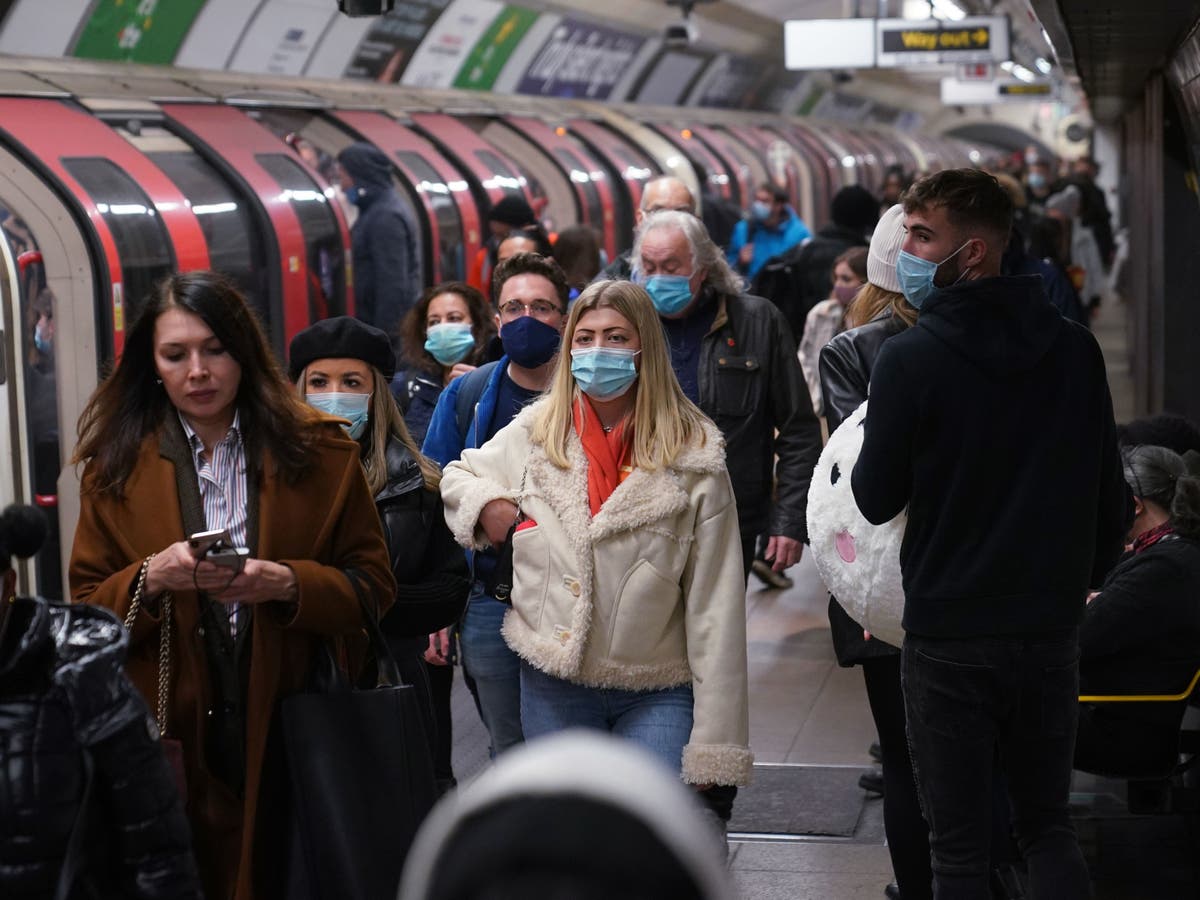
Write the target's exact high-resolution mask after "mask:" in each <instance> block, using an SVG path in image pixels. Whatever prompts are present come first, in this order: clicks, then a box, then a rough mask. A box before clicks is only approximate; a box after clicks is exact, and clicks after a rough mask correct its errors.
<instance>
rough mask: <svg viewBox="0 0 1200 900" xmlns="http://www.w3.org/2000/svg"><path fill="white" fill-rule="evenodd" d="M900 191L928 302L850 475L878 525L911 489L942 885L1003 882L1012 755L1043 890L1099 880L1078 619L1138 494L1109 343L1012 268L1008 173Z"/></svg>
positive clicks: (910, 646)
mask: <svg viewBox="0 0 1200 900" xmlns="http://www.w3.org/2000/svg"><path fill="white" fill-rule="evenodd" d="M902 202H903V203H904V209H905V213H906V217H905V225H906V227H907V230H908V236H907V238H906V239H905V242H904V245H903V248H902V252H901V253H900V258H899V259H898V260H897V264H896V268H897V274H898V275H899V279H900V284H901V288H902V289H903V291H904V295H905V297H906V298H907V299H908V301H909V302H910V303H911V304H912V305H913V306H915V307H917V308H918V309H919V310H920V316H919V318H918V320H917V325H916V327H914V328H910V329H908V330H907V331H905V332H904V333H903V334H900V335H897V336H896V337H894V338H892V339H891V340H889V341H888V342H887V343H886V344H885V345H884V346H883V349H882V350H881V351H880V353H879V358H878V360H877V362H876V364H875V369H874V371H873V373H872V377H871V393H870V400H869V405H868V407H867V409H868V412H867V417H866V420H865V422H864V440H863V448H862V452H861V454H860V455H859V460H858V463H857V465H855V467H854V471H853V474H852V476H851V485H852V487H853V490H854V496H855V499H856V500H857V502H858V505H859V508H860V509H861V510H862V512H863V515H864V516H866V518H867V519H868V520H870V521H871V522H875V523H883V522H886V521H888V520H890V519H892V518H893V517H894V516H896V515H897V514H899V513H900V512H902V511H903V510H904V509H905V507H906V506H907V508H908V525H907V528H906V530H905V534H904V542H903V544H902V546H901V550H900V566H901V569H902V572H903V576H904V592H905V607H904V628H905V631H906V633H907V637H906V639H905V642H904V649H903V661H902V667H903V668H902V671H903V679H904V694H905V707H906V715H907V720H908V734H909V742H910V745H911V747H912V752H913V764H914V765H913V767H914V770H915V772H916V775H917V783H918V788H919V790H920V793H921V798H922V806H923V807H924V809H925V812H926V817H927V819H928V821H929V826H930V832H931V835H930V838H931V840H930V845H931V848H932V851H933V870H934V882H935V885H936V895H937V896H938V897H939V898H940V900H951V898H986V897H988V871H989V861H988V846H989V841H988V834H989V832H988V824H989V817H990V810H991V792H992V767H993V763H994V761H996V760H999V764H1000V765H1001V766H1002V767H1003V770H1004V773H1005V775H1006V776H1007V781H1008V787H1009V799H1010V801H1011V804H1012V810H1013V823H1014V826H1015V829H1016V832H1017V839H1018V842H1019V844H1020V847H1021V851H1022V854H1023V855H1024V857H1025V859H1026V861H1027V862H1028V865H1029V876H1030V881H1031V885H1032V889H1033V895H1034V896H1037V897H1050V896H1053V897H1055V898H1060V900H1071V898H1077V897H1078V898H1083V897H1088V896H1090V891H1089V886H1088V874H1087V867H1086V865H1085V863H1084V861H1083V857H1082V854H1081V853H1080V851H1079V845H1078V842H1077V840H1076V837H1075V833H1074V830H1073V829H1072V827H1071V823H1070V820H1069V818H1068V814H1067V797H1068V793H1069V787H1070V776H1071V761H1072V754H1073V751H1074V741H1075V723H1076V718H1077V709H1078V704H1077V702H1076V696H1077V695H1078V683H1079V663H1078V660H1079V642H1078V625H1079V621H1080V618H1081V616H1082V613H1083V609H1084V598H1085V597H1086V595H1087V591H1088V588H1089V586H1092V585H1096V584H1099V583H1100V581H1101V578H1102V576H1103V574H1104V573H1105V571H1107V569H1108V568H1109V567H1110V566H1111V565H1112V564H1113V563H1114V562H1115V560H1116V558H1117V556H1118V555H1119V553H1120V552H1121V549H1122V542H1123V538H1124V534H1125V531H1126V526H1127V524H1128V513H1129V496H1128V490H1127V489H1126V487H1125V484H1124V481H1123V479H1122V475H1121V465H1120V457H1119V455H1118V452H1117V445H1116V432H1115V425H1114V423H1113V413H1112V401H1111V398H1110V396H1109V392H1108V384H1107V381H1106V378H1105V371H1104V360H1103V358H1102V357H1101V354H1100V348H1099V346H1098V345H1097V343H1096V341H1095V339H1094V338H1093V337H1092V336H1091V334H1090V333H1089V332H1088V331H1087V330H1086V329H1084V328H1082V327H1080V326H1078V325H1076V324H1075V323H1073V322H1069V321H1067V320H1066V319H1064V318H1062V317H1061V316H1060V315H1059V314H1058V312H1057V311H1056V310H1055V309H1054V307H1052V306H1051V305H1050V303H1049V301H1048V300H1047V299H1046V295H1045V293H1044V291H1043V289H1042V283H1041V279H1040V278H1038V277H1036V276H1012V277H1000V260H1001V256H1002V254H1003V252H1004V248H1005V245H1006V243H1007V241H1008V233H1009V228H1010V224H1011V220H1012V202H1011V200H1010V199H1009V197H1008V195H1007V194H1006V193H1005V192H1004V190H1003V189H1002V188H1001V187H1000V185H999V184H998V183H997V181H996V179H995V178H993V177H992V176H990V175H987V174H986V173H983V172H978V171H975V170H971V169H955V170H948V171H943V172H939V173H937V174H936V175H932V176H929V177H927V178H925V179H922V180H921V181H919V182H917V183H916V184H915V185H914V186H913V187H912V188H910V189H909V191H908V192H907V193H906V194H905V195H904V198H903V201H902Z"/></svg>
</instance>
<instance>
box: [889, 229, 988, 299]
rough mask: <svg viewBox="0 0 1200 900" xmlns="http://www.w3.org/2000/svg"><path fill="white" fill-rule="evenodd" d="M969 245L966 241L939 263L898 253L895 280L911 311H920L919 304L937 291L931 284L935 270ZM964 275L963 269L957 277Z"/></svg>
mask: <svg viewBox="0 0 1200 900" xmlns="http://www.w3.org/2000/svg"><path fill="white" fill-rule="evenodd" d="M969 243H971V242H970V241H967V242H966V243H965V244H963V245H962V247H959V248H958V249H957V250H955V251H954V252H953V253H951V254H950V255H949V256H947V257H946V258H945V259H943V260H942V261H941V262H934V261H933V260H930V259H921V257H919V256H913V255H912V254H911V253H909V252H908V251H907V250H901V251H900V255H899V256H898V257H896V278H897V279H898V280H899V282H900V290H901V292H902V293H903V294H904V299H905V300H907V301H908V303H909V305H910V306H912V308H913V309H920V308H921V304H923V303H924V302H925V301H926V300H928V299H929V295H930V294H932V293H933V292H934V291H935V290H937V286H936V285H935V284H934V283H933V277H934V276H935V275H937V270H938V269H939V268H940V267H941V266H944V265H945V264H946V263H948V262H950V260H952V259H954V257H956V256H958V254H960V253H962V251H963V247H965V246H967V244H969ZM966 274H967V270H966V269H963V271H962V272H961V273H960V274H959V276H958V277H959V278H962V277H963V275H966ZM957 281H958V279H955V283H957Z"/></svg>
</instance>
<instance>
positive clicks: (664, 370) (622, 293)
mask: <svg viewBox="0 0 1200 900" xmlns="http://www.w3.org/2000/svg"><path fill="white" fill-rule="evenodd" d="M604 308H608V309H612V310H614V311H615V312H617V313H620V314H621V315H622V316H624V317H625V318H626V319H628V320H629V322H630V324H632V325H633V327H634V330H635V331H637V333H638V336H639V337H640V338H641V341H642V352H641V356H640V360H641V365H640V367H639V369H638V380H637V382H636V383H635V384H634V387H633V388H632V389H633V390H635V391H636V394H635V395H634V400H633V447H632V451H631V463H632V464H633V465H634V466H636V467H637V468H641V469H646V470H649V471H653V470H655V469H659V468H664V469H665V468H669V467H670V466H671V465H673V464H674V462H675V460H676V459H678V458H679V455H680V454H681V453H683V451H684V450H685V449H687V448H688V446H690V445H691V444H692V443H693V442H695V441H696V439H697V438H699V439H700V441H701V442H703V441H704V423H705V422H706V421H707V417H706V416H705V415H704V413H702V412H701V411H700V409H699V407H697V406H696V404H694V403H692V401H691V400H689V399H688V398H687V396H686V395H685V394H684V393H683V388H681V387H680V386H679V381H678V380H677V379H676V378H675V372H674V370H673V369H672V368H671V357H670V355H669V354H668V353H667V342H666V338H664V337H663V330H662V325H661V324H660V323H659V320H658V313H657V312H656V311H655V309H654V304H653V303H652V302H651V301H650V295H649V294H647V293H646V291H645V289H644V288H642V287H641V286H640V285H636V284H634V283H633V282H631V281H599V282H596V283H594V284H592V285H590V286H589V287H587V288H586V289H585V290H584V292H583V293H582V294H580V295H579V297H578V298H577V299H576V300H575V302H574V303H573V304H572V306H571V312H570V314H569V315H568V317H567V324H566V327H565V329H564V330H563V343H562V347H563V349H562V352H561V353H560V354H559V358H558V368H557V369H555V371H554V378H553V380H552V382H551V384H550V390H548V391H547V392H546V400H545V402H544V403H543V404H542V406H541V408H540V410H539V414H538V416H537V417H536V418H535V420H534V423H533V430H532V432H531V439H532V441H533V443H535V444H540V445H541V446H542V448H543V449H544V450H545V452H546V457H547V458H548V459H549V460H550V462H552V463H553V464H554V465H556V466H558V467H559V468H560V469H566V468H569V467H570V463H569V461H568V459H567V437H568V435H569V434H570V433H571V431H572V430H573V429H574V417H573V412H574V408H575V404H576V403H582V398H581V395H580V391H579V387H578V385H576V383H575V376H574V375H572V374H571V354H570V348H571V340H572V338H573V337H574V335H575V329H576V327H577V326H578V325H579V320H580V319H581V318H583V316H584V315H586V314H587V313H589V312H591V311H592V310H594V309H604ZM582 408H583V410H584V411H585V414H586V410H587V405H586V404H583V407H582Z"/></svg>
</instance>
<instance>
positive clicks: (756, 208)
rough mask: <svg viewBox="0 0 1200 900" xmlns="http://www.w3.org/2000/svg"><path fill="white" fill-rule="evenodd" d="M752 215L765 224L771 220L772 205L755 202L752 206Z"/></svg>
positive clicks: (759, 201)
mask: <svg viewBox="0 0 1200 900" xmlns="http://www.w3.org/2000/svg"><path fill="white" fill-rule="evenodd" d="M750 214H751V215H752V216H754V218H756V219H758V221H760V222H765V221H767V219H769V218H771V204H770V203H764V202H763V201H761V200H755V201H754V202H753V203H751V204H750Z"/></svg>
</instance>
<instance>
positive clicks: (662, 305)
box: [645, 275, 692, 316]
mask: <svg viewBox="0 0 1200 900" xmlns="http://www.w3.org/2000/svg"><path fill="white" fill-rule="evenodd" d="M690 281H691V277H690V276H688V275H651V276H650V277H649V278H647V279H646V283H645V288H646V293H648V294H649V295H650V299H651V300H652V301H653V302H654V308H655V309H657V310H658V312H659V314H660V315H664V316H673V315H675V314H677V313H681V312H683V311H684V310H685V309H687V305H688V304H689V303H691V302H692V287H691V284H689V282H690Z"/></svg>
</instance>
